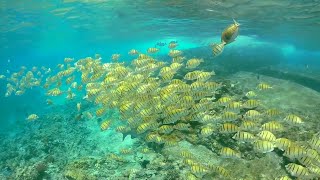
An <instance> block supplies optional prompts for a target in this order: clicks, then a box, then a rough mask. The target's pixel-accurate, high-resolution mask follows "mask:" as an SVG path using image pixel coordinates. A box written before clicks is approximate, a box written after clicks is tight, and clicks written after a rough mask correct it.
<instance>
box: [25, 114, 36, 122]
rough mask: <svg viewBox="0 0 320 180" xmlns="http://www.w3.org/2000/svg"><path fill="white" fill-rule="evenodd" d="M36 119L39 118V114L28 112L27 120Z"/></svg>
mask: <svg viewBox="0 0 320 180" xmlns="http://www.w3.org/2000/svg"><path fill="white" fill-rule="evenodd" d="M37 119H39V116H38V115H36V114H30V115H29V116H28V117H27V118H26V120H28V121H34V120H37Z"/></svg>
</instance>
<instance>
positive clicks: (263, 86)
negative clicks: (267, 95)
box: [257, 83, 272, 90]
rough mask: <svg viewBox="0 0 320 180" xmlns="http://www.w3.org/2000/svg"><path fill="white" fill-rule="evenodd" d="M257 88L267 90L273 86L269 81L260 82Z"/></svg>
mask: <svg viewBox="0 0 320 180" xmlns="http://www.w3.org/2000/svg"><path fill="white" fill-rule="evenodd" d="M257 89H259V90H267V89H272V86H270V85H269V84H267V83H260V84H258V86H257Z"/></svg>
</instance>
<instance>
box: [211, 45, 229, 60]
mask: <svg viewBox="0 0 320 180" xmlns="http://www.w3.org/2000/svg"><path fill="white" fill-rule="evenodd" d="M225 45H226V43H225V42H221V43H219V44H213V45H212V53H213V56H214V57H217V56H219V55H220V54H221V53H222V52H223V49H224V46H225Z"/></svg>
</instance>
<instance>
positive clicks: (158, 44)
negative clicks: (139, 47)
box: [155, 42, 167, 47]
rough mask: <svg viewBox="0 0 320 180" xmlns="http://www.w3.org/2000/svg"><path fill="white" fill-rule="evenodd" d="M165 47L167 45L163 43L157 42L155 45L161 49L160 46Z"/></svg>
mask: <svg viewBox="0 0 320 180" xmlns="http://www.w3.org/2000/svg"><path fill="white" fill-rule="evenodd" d="M165 45H167V43H165V42H157V44H156V45H155V46H160V47H162V46H165Z"/></svg>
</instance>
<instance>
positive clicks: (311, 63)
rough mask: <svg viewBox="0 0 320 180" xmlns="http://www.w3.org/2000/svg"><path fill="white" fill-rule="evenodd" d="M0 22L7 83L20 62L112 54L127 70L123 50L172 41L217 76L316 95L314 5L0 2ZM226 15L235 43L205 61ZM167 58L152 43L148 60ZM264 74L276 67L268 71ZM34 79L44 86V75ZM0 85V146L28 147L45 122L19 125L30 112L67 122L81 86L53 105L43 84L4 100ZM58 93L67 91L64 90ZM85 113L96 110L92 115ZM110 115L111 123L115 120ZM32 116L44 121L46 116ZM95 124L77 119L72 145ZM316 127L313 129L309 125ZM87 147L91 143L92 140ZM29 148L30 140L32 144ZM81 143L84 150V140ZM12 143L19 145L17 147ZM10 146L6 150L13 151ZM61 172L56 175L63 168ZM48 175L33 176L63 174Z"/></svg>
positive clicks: (204, 0)
mask: <svg viewBox="0 0 320 180" xmlns="http://www.w3.org/2000/svg"><path fill="white" fill-rule="evenodd" d="M0 16H1V20H0V45H1V47H0V74H2V75H5V76H7V77H9V76H10V75H11V74H12V73H14V72H18V71H19V70H20V67H21V66H26V67H27V69H28V70H29V69H31V68H32V67H33V66H37V67H38V68H40V67H41V66H45V67H50V68H52V69H55V68H56V66H57V64H61V63H63V60H64V58H66V57H70V58H74V59H75V60H78V59H81V58H85V57H94V55H95V54H100V55H101V57H102V62H103V63H110V62H112V61H111V55H112V54H117V53H119V54H121V61H123V62H126V63H127V64H130V63H131V61H132V60H133V59H134V57H132V56H130V55H128V52H129V51H130V50H131V49H137V50H138V51H139V52H141V53H146V52H147V49H148V48H150V47H155V45H156V44H157V43H158V42H165V43H167V44H168V43H169V42H170V41H178V44H179V45H178V47H177V49H179V50H182V51H183V52H184V53H185V54H186V56H187V58H193V57H199V58H203V59H204V60H205V63H204V65H203V68H204V69H205V70H215V71H216V72H217V74H218V75H219V73H220V76H221V77H219V78H223V77H224V76H227V75H232V74H236V73H237V72H241V71H248V72H254V73H257V74H259V72H261V75H268V76H271V77H273V78H278V79H282V80H288V81H292V82H295V83H298V84H300V85H303V86H305V87H306V88H310V89H313V90H315V91H320V73H319V72H320V71H319V70H320V46H319V42H320V36H319V30H320V1H318V0H304V1H302V0H301V1H295V2H291V1H289V0H284V1H281V2H280V1H276V0H270V1H249V0H248V1H244V2H241V3H240V2H238V1H236V0H230V1H222V0H218V1H211V0H193V1H191V0H175V1H170V0H163V1H157V0H136V1H129V0H93V1H89V0H53V1H36V0H30V1H28V2H20V1H6V0H0ZM233 18H234V19H236V20H237V21H238V22H239V23H240V24H241V26H240V33H239V36H238V38H237V39H236V41H235V42H233V43H232V44H230V45H228V46H227V47H225V50H224V52H223V53H222V54H221V55H220V56H218V57H216V58H213V55H212V50H211V48H210V47H209V44H210V43H217V42H219V41H220V35H221V32H222V31H223V30H224V28H225V27H227V26H228V25H229V24H231V23H232V19H233ZM168 52H169V48H168V47H167V45H166V46H164V47H160V52H159V53H158V54H157V55H156V58H159V59H160V60H165V61H169V60H170V58H169V57H168V56H167V54H168ZM269 69H272V70H274V71H272V72H271V71H268V70H269ZM57 71H58V70H54V72H57ZM274 72H280V73H279V74H277V73H274ZM263 73H265V74H263ZM288 74H290V76H289V75H288ZM295 77H296V78H295ZM303 78H306V79H303ZM310 79H311V81H309V80H310ZM42 80H43V82H44V81H45V78H43V79H42ZM6 85H7V81H6V80H5V79H4V80H0V104H1V106H0V107H1V108H0V113H1V114H0V115H1V117H0V131H1V136H3V138H1V141H2V142H1V144H3V143H7V142H10V138H16V139H15V140H14V141H12V142H11V143H12V144H15V143H17V144H19V143H21V142H28V138H27V140H26V139H23V138H22V137H24V136H30V138H31V135H32V136H33V135H34V134H33V133H35V132H34V131H40V130H41V129H45V128H46V127H45V126H50V123H48V122H46V123H44V124H41V123H39V122H35V124H36V125H34V126H35V127H32V125H30V124H28V123H27V121H26V118H27V116H28V115H29V114H33V113H35V114H38V115H40V116H42V117H44V116H46V115H47V114H50V113H51V114H56V115H58V114H59V115H61V114H62V115H70V116H64V118H65V120H66V119H72V118H74V116H75V115H76V112H75V110H76V103H77V102H80V101H83V100H82V95H83V94H84V90H83V91H82V94H81V93H79V95H78V96H77V97H76V98H75V99H74V100H71V101H66V100H65V95H63V98H60V97H59V98H60V99H59V98H57V99H54V98H51V97H49V99H54V105H53V106H48V105H47V104H46V99H48V97H47V96H45V93H46V90H44V89H43V88H41V87H33V88H32V89H27V90H26V92H25V94H23V95H22V96H15V95H11V96H9V97H4V95H5V93H6V91H7V88H6ZM63 87H64V88H65V91H66V90H67V86H63ZM84 89H85V88H84ZM84 106H85V109H86V110H88V111H89V110H90V108H92V105H91V104H89V103H88V104H86V105H84ZM72 108H73V109H72ZM70 109H72V110H70ZM91 111H92V113H93V114H94V110H91ZM55 112H56V113H55ZM314 113H315V114H318V113H319V112H314ZM109 115H110V114H109ZM110 116H112V117H116V118H117V117H118V115H117V114H116V115H115V114H112V115H110ZM315 116H316V115H315ZM40 119H41V120H42V121H45V118H40ZM102 119H103V118H100V119H97V120H94V121H93V122H92V124H90V123H89V124H86V123H83V122H80V123H81V125H79V126H81V127H79V128H80V129H81V130H74V131H72V133H74V134H75V135H74V136H76V137H75V139H81V138H82V137H83V135H81V131H82V130H83V131H86V133H87V134H91V135H90V138H93V137H96V136H97V137H98V138H101V137H100V136H101V135H100V134H99V132H100V131H99V128H100V127H99V126H100V123H101V121H102ZM51 120H52V119H51ZM89 122H90V121H89ZM68 123H70V122H69V121H68V120H66V121H63V122H62V123H61V124H59V123H58V124H59V126H63V125H67V126H68V127H71V126H74V124H73V122H72V123H71V124H68ZM75 124H76V123H75ZM49 129H50V128H49ZM88 129H89V130H88ZM30 130H31V131H32V132H30ZM44 131H45V130H44ZM65 131H66V132H64V131H63V132H59V133H61V134H59V135H62V134H63V133H67V132H68V131H69V130H68V129H67V130H65ZM70 131H71V130H70ZM87 131H88V132H87ZM314 131H318V129H316V128H315V129H314ZM48 132H49V130H48ZM50 132H51V131H50ZM97 132H98V133H97ZM29 133H30V134H29ZM51 133H52V132H51ZM53 133H54V131H53ZM35 134H36V133H35ZM110 134H112V133H110ZM132 135H133V134H132ZM48 136H50V135H48ZM111 136H112V135H110V137H111ZM57 137H58V136H57ZM66 137H67V136H66ZM108 137H109V136H108ZM24 138H26V137H24ZM19 139H20V140H21V139H23V141H22V140H21V141H19ZM31 139H32V138H31ZM62 139H63V138H62ZM67 139H68V141H67V144H68V143H69V144H70V143H72V140H71V139H72V135H70V137H69V136H68V138H67ZM118 139H121V138H118ZM41 141H42V140H41ZM43 141H44V140H43ZM79 141H80V140H79ZM85 141H86V142H87V141H88V142H90V139H89V140H88V139H86V140H85ZM34 143H35V142H30V144H31V145H34ZM97 143H98V142H97ZM12 144H11V145H12ZM49 144H50V143H49ZM80 144H81V146H85V145H84V143H80ZM101 144H102V143H101ZM127 144H130V145H132V144H134V143H132V142H128V143H127ZM17 146H19V147H20V148H22V147H23V145H22V144H20V145H17ZM97 146H98V145H97ZM124 146H126V145H124ZM128 146H129V145H128ZM10 147H11V148H13V147H14V145H12V146H10ZM50 147H51V145H50ZM88 149H90V148H88ZM110 149H112V148H110ZM110 149H108V150H110ZM114 149H116V148H114ZM108 150H106V149H103V148H101V147H100V148H98V147H96V146H94V150H92V152H91V151H89V150H88V151H84V152H82V153H83V154H82V155H79V154H81V153H79V154H78V155H79V157H80V156H87V155H88V154H89V155H90V154H91V153H92V154H94V155H96V156H102V154H103V153H106V152H109V151H108ZM39 151H40V150H39ZM54 151H55V152H56V153H57V154H59V153H61V152H59V151H56V150H54ZM110 151H111V150H110ZM17 152H18V151H17ZM18 154H19V153H18ZM40 154H41V153H40ZM70 154H72V153H70ZM29 156H36V155H30V154H29ZM53 156H55V155H54V154H53ZM75 156H76V155H75ZM0 158H1V163H0V175H1V176H0V179H1V178H4V177H6V178H9V177H10V178H11V179H12V178H13V177H14V176H13V175H12V173H13V174H14V173H16V172H11V171H12V169H13V168H14V167H15V166H14V165H12V161H14V160H12V157H11V156H9V155H8V157H6V155H4V154H2V155H1V156H0ZM10 158H11V160H10ZM20 158H24V155H21V154H20ZM29 158H30V157H29ZM30 159H31V160H30ZM30 159H29V160H25V161H26V162H25V164H28V163H29V164H32V163H33V164H35V161H36V158H35V157H32V158H30ZM71 159H72V158H71ZM74 159H76V158H74ZM50 163H52V162H50ZM59 163H60V161H59ZM53 164H54V163H53ZM60 165H61V164H60ZM64 165H65V164H64ZM30 166H31V165H30ZM56 166H59V165H56ZM16 167H18V166H16ZM19 168H21V167H19ZM59 168H61V169H63V165H61V167H59ZM41 173H43V172H41ZM49 174H50V175H52V174H55V173H52V172H51V173H48V172H47V173H46V175H44V176H42V175H41V176H38V178H40V179H41V178H42V177H49V179H55V178H60V177H65V176H63V175H61V176H57V177H53V176H50V175H49ZM56 174H58V173H56ZM15 177H18V176H15ZM20 177H22V176H20ZM113 177H114V176H113ZM10 178H9V179H10ZM104 178H106V177H104ZM13 179H14V178H13ZM22 179H23V178H22Z"/></svg>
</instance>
